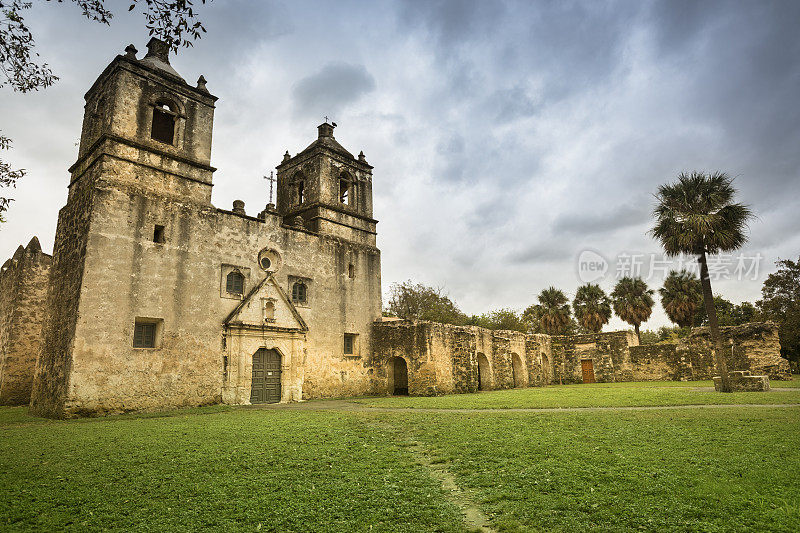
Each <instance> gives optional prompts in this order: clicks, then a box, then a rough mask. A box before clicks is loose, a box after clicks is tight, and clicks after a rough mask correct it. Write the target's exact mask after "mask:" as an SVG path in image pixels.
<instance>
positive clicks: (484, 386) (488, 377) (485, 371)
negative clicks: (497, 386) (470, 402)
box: [478, 353, 492, 390]
mask: <svg viewBox="0 0 800 533" xmlns="http://www.w3.org/2000/svg"><path fill="white" fill-rule="evenodd" d="M491 388H492V369H491V367H490V366H489V360H488V359H487V358H486V356H485V355H483V354H482V353H478V390H491Z"/></svg>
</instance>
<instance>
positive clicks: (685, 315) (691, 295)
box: [658, 270, 703, 328]
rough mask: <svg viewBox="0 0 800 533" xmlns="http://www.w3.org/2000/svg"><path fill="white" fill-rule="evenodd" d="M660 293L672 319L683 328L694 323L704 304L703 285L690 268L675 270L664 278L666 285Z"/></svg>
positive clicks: (662, 302)
mask: <svg viewBox="0 0 800 533" xmlns="http://www.w3.org/2000/svg"><path fill="white" fill-rule="evenodd" d="M658 293H659V294H660V295H661V306H662V307H663V308H664V311H666V312H667V316H668V317H669V319H670V320H671V321H673V322H674V323H676V324H678V326H679V327H682V328H688V327H691V326H692V324H694V320H695V316H696V315H697V314H698V313H699V311H700V309H701V308H702V306H703V287H702V286H701V285H700V280H699V279H697V278H696V277H695V275H694V274H692V273H691V272H689V271H688V270H681V271H680V272H678V271H675V270H673V271H672V272H670V273H669V274H668V275H667V277H666V278H664V286H663V287H661V288H660V289H659V290H658Z"/></svg>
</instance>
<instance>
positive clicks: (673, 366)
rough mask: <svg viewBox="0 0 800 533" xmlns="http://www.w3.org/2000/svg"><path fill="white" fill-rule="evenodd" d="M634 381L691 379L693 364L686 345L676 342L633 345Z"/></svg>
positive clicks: (631, 355) (631, 353)
mask: <svg viewBox="0 0 800 533" xmlns="http://www.w3.org/2000/svg"><path fill="white" fill-rule="evenodd" d="M629 352H630V363H631V368H632V373H633V380H634V381H689V380H691V379H692V377H693V376H692V365H691V362H690V361H689V358H688V357H687V353H686V350H685V349H684V347H682V346H681V347H679V346H678V345H676V344H645V345H641V346H631V347H630V348H629Z"/></svg>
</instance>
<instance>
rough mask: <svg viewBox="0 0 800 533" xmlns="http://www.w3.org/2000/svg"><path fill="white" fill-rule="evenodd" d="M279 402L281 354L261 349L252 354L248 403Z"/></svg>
mask: <svg viewBox="0 0 800 533" xmlns="http://www.w3.org/2000/svg"><path fill="white" fill-rule="evenodd" d="M279 401H281V354H279V353H278V352H277V351H275V350H267V349H266V348H261V349H259V350H258V351H257V352H256V353H255V354H253V384H252V386H251V388H250V403H276V402H279Z"/></svg>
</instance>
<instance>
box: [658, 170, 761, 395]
mask: <svg viewBox="0 0 800 533" xmlns="http://www.w3.org/2000/svg"><path fill="white" fill-rule="evenodd" d="M736 192H737V191H736V188H735V187H734V186H733V180H732V179H731V178H730V177H729V176H728V175H727V174H725V173H722V172H714V173H713V174H704V173H702V172H692V173H691V174H685V173H681V174H680V175H679V176H678V181H676V182H675V183H669V184H666V185H661V186H660V187H659V188H658V192H657V193H656V199H657V200H658V204H657V205H656V207H655V209H654V210H653V216H654V217H655V219H656V223H655V226H653V229H652V230H650V233H651V235H653V236H654V237H655V238H656V239H658V240H659V241H660V242H661V246H663V248H664V251H665V252H666V253H667V255H669V256H676V255H680V254H693V255H696V256H697V257H698V260H699V261H700V283H701V285H702V288H703V301H704V303H705V309H706V313H707V314H708V325H709V327H710V330H711V338H712V340H713V341H714V357H715V360H716V363H717V371H719V373H720V377H721V379H722V387H721V388H720V390H722V391H723V392H730V391H731V383H730V376H728V368H727V365H726V363H725V358H724V355H723V354H724V351H723V346H722V339H721V338H720V335H719V324H718V323H717V313H716V312H715V310H714V294H713V293H712V292H711V280H710V279H709V276H708V263H707V256H708V255H709V254H716V253H720V252H732V251H734V250H736V249H738V248H740V247H741V246H742V245H743V244H744V243H745V242H747V236H746V235H745V229H746V227H747V223H748V221H749V220H750V219H751V218H753V213H752V211H750V208H749V207H747V206H746V205H744V204H741V203H736V202H734V197H735V196H736Z"/></svg>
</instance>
